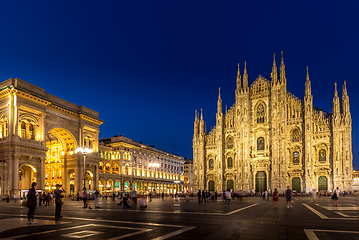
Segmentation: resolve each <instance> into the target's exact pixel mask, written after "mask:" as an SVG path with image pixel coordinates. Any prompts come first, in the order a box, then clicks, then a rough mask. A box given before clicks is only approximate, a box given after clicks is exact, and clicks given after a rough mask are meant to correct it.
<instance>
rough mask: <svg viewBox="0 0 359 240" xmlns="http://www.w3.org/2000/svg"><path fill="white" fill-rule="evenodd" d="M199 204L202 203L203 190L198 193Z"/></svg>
mask: <svg viewBox="0 0 359 240" xmlns="http://www.w3.org/2000/svg"><path fill="white" fill-rule="evenodd" d="M197 197H198V203H201V190H199V191H198V196H197Z"/></svg>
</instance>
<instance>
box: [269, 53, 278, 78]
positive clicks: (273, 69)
mask: <svg viewBox="0 0 359 240" xmlns="http://www.w3.org/2000/svg"><path fill="white" fill-rule="evenodd" d="M271 78H272V85H276V84H277V81H278V73H277V64H276V62H275V53H274V54H273V67H272V73H271Z"/></svg>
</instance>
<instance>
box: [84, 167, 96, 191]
mask: <svg viewBox="0 0 359 240" xmlns="http://www.w3.org/2000/svg"><path fill="white" fill-rule="evenodd" d="M85 176H86V177H85V186H86V189H87V190H93V189H95V188H96V186H94V183H93V174H92V172H90V171H86V175H85Z"/></svg>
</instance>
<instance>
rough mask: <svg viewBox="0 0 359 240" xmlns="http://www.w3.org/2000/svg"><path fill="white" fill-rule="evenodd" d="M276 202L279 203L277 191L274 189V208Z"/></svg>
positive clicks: (276, 204)
mask: <svg viewBox="0 0 359 240" xmlns="http://www.w3.org/2000/svg"><path fill="white" fill-rule="evenodd" d="M278 201H279V197H278V191H277V189H276V188H275V189H274V192H273V202H274V207H275V208H276V207H277V206H278Z"/></svg>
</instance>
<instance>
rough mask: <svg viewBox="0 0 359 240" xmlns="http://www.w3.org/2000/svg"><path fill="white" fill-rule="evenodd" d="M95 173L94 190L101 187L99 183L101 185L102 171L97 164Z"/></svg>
mask: <svg viewBox="0 0 359 240" xmlns="http://www.w3.org/2000/svg"><path fill="white" fill-rule="evenodd" d="M94 175H95V176H94V178H93V181H94V183H93V185H94V190H98V189H99V187H98V185H99V181H100V179H99V175H100V173H99V169H98V166H97V165H95V171H94Z"/></svg>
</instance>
